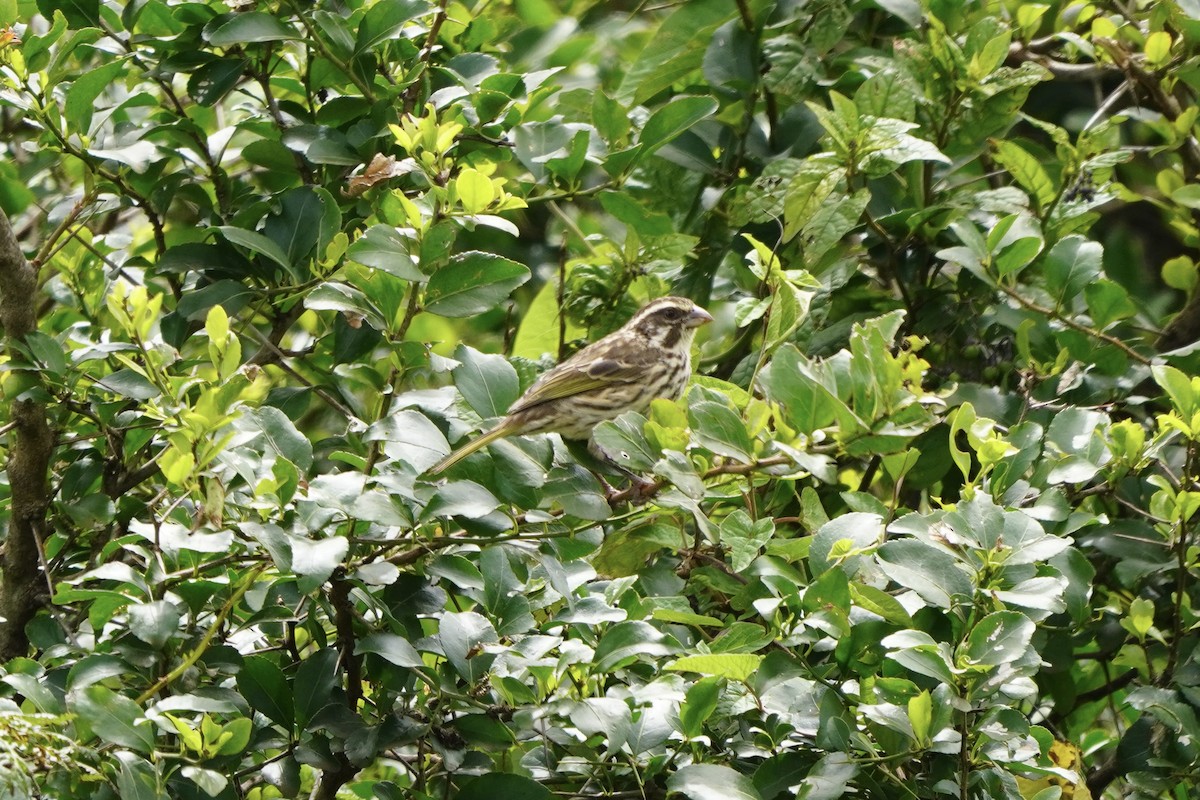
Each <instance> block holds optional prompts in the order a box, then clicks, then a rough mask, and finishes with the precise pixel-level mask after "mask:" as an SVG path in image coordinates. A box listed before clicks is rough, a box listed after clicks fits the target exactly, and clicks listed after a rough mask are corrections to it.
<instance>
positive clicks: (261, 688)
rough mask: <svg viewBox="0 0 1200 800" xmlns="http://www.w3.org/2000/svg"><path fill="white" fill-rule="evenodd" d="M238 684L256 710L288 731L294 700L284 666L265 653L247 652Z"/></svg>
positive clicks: (239, 671)
mask: <svg viewBox="0 0 1200 800" xmlns="http://www.w3.org/2000/svg"><path fill="white" fill-rule="evenodd" d="M237 688H238V692H240V693H241V695H242V697H244V698H246V702H247V703H249V704H250V707H251V708H253V709H254V710H255V711H258V712H260V713H262V714H263V715H265V716H266V717H267V719H269V720H271V721H272V722H275V723H276V724H278V725H280V726H282V727H283V729H284V730H286V731H291V729H292V725H293V723H294V721H295V702H294V699H293V695H292V690H291V687H290V686H288V682H287V678H285V677H284V676H283V670H281V669H279V667H278V666H276V664H275V662H274V661H272V660H271V659H269V658H267V657H266V656H250V657H248V658H247V659H246V660H245V661H243V662H242V666H241V669H239V670H238V673H237Z"/></svg>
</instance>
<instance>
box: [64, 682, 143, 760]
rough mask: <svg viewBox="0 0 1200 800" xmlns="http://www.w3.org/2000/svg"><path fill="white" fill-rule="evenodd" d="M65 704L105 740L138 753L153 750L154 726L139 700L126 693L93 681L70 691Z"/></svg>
mask: <svg viewBox="0 0 1200 800" xmlns="http://www.w3.org/2000/svg"><path fill="white" fill-rule="evenodd" d="M67 708H68V709H70V711H71V712H72V713H73V714H76V715H78V716H79V717H80V718H82V719H83V720H85V721H86V724H87V726H88V727H89V728H91V730H92V732H93V733H95V734H96V735H97V736H99V737H100V738H101V739H103V740H104V741H106V742H109V743H111V744H116V745H120V746H121V747H128V748H130V749H133V750H137V751H138V752H141V753H151V752H153V751H154V726H153V725H152V724H150V722H149V721H148V720H147V719H146V718H145V717H144V716H143V714H142V709H141V708H140V707H139V706H138V704H137V703H135V702H133V701H132V700H130V699H129V698H128V697H126V696H125V695H122V694H117V693H116V692H114V691H113V690H112V689H109V688H107V687H104V686H100V685H92V686H88V687H87V688H85V689H83V690H81V691H76V692H72V693H71V694H69V695H68V696H67Z"/></svg>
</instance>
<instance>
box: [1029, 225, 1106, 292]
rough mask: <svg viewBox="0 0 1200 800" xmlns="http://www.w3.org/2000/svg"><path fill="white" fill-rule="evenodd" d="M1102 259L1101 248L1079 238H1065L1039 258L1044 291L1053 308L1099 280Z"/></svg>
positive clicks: (1094, 243) (1102, 249) (1097, 244)
mask: <svg viewBox="0 0 1200 800" xmlns="http://www.w3.org/2000/svg"><path fill="white" fill-rule="evenodd" d="M1103 257H1104V248H1103V246H1102V245H1101V244H1100V243H1099V242H1094V241H1091V240H1088V239H1084V238H1083V237H1082V236H1068V237H1067V238H1065V239H1063V240H1061V241H1059V242H1058V243H1057V244H1056V245H1054V247H1052V248H1050V251H1049V252H1047V253H1046V255H1045V257H1044V258H1043V259H1042V266H1043V270H1044V273H1045V276H1046V288H1047V289H1048V290H1049V292H1050V294H1051V296H1052V297H1053V298H1054V300H1055V306H1056V307H1060V306H1062V305H1063V304H1065V303H1068V302H1069V300H1070V299H1072V298H1074V297H1076V296H1078V295H1079V294H1081V293H1082V292H1083V291H1084V287H1086V286H1087V285H1088V284H1089V283H1092V282H1093V281H1095V280H1096V279H1097V278H1099V277H1100V275H1101V272H1102V269H1103V264H1102V261H1103Z"/></svg>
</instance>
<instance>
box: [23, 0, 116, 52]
mask: <svg viewBox="0 0 1200 800" xmlns="http://www.w3.org/2000/svg"><path fill="white" fill-rule="evenodd" d="M37 9H38V11H40V12H41V14H42V16H44V17H45V18H46V19H54V15H55V14H60V15H62V16H63V17H64V19H65V21H66V23H67V25H68V26H69V27H71V28H73V29H75V28H88V27H94V26H97V25H99V24H100V0H38V1H37ZM54 27H58V25H57V22H56V24H55V26H54ZM34 69H40V67H34Z"/></svg>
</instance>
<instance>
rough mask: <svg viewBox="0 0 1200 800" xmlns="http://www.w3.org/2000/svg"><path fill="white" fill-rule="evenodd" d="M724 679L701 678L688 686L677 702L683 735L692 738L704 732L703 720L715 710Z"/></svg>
mask: <svg viewBox="0 0 1200 800" xmlns="http://www.w3.org/2000/svg"><path fill="white" fill-rule="evenodd" d="M724 685H725V681H724V679H722V678H719V677H715V676H714V677H709V678H702V679H700V680H698V681H696V682H695V683H693V684H692V685H691V686H690V687H688V690H687V694H686V695H685V696H684V698H683V702H682V703H680V704H679V725H680V729H681V731H682V733H683V735H684V736H686V737H688V738H689V739H694V738H696V737H697V736H699V735H701V734H702V733H703V732H704V722H705V720H707V719H708V718H709V717H710V716H712V713H713V712H714V711H716V710H717V700H719V699H720V697H721V689H722V688H723V687H724Z"/></svg>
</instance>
